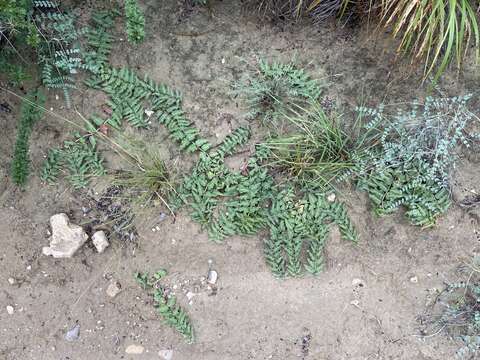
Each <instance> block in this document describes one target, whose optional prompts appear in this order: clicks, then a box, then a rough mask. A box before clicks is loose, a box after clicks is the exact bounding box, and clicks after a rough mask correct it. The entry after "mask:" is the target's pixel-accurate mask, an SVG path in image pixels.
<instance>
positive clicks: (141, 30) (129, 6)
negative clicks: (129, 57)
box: [125, 0, 145, 44]
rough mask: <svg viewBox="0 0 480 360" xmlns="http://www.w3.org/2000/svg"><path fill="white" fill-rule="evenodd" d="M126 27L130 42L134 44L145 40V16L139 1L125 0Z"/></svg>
mask: <svg viewBox="0 0 480 360" xmlns="http://www.w3.org/2000/svg"><path fill="white" fill-rule="evenodd" d="M125 21H126V24H125V27H126V31H127V37H128V40H129V41H131V42H133V43H134V44H139V43H141V42H143V39H144V38H145V16H144V15H143V11H142V9H141V8H140V6H139V5H138V2H137V0H125Z"/></svg>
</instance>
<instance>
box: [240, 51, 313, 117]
mask: <svg viewBox="0 0 480 360" xmlns="http://www.w3.org/2000/svg"><path fill="white" fill-rule="evenodd" d="M234 88H235V90H234V93H235V94H237V95H242V96H244V97H245V98H246V101H247V105H248V108H249V112H248V117H249V118H251V119H257V118H258V119H260V120H261V121H262V123H263V124H265V125H271V124H272V123H275V122H276V121H277V120H278V119H279V118H280V117H281V116H282V115H283V114H285V113H286V112H287V111H288V110H289V109H295V108H297V109H298V108H302V107H305V106H306V105H307V104H309V103H311V102H315V101H316V100H318V98H319V97H320V94H321V92H322V89H321V86H320V84H319V83H318V81H317V80H314V79H312V78H311V77H310V76H309V75H308V74H307V73H306V72H305V70H303V69H300V68H298V67H297V66H295V65H294V64H293V63H289V64H282V63H279V62H272V63H269V62H266V61H264V60H259V61H258V69H256V70H255V71H253V72H247V73H246V75H245V76H244V77H243V78H242V79H241V80H240V81H239V82H238V83H237V84H235V86H234Z"/></svg>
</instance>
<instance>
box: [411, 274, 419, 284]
mask: <svg viewBox="0 0 480 360" xmlns="http://www.w3.org/2000/svg"><path fill="white" fill-rule="evenodd" d="M410 282H411V283H413V284H416V283H418V277H417V276H413V277H411V278H410Z"/></svg>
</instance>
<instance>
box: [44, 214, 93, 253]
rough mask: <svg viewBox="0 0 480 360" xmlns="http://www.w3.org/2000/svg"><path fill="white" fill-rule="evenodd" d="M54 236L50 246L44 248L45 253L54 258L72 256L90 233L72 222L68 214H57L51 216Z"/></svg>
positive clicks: (51, 238)
mask: <svg viewBox="0 0 480 360" xmlns="http://www.w3.org/2000/svg"><path fill="white" fill-rule="evenodd" d="M50 225H51V227H52V236H51V237H50V246H45V247H44V248H43V249H42V252H43V254H44V255H47V256H48V255H51V256H53V257H54V258H70V257H72V256H73V255H74V254H75V252H76V251H77V250H78V249H79V248H80V247H81V246H82V245H83V244H84V243H85V242H86V241H87V239H88V235H87V234H86V232H85V230H83V228H82V227H81V226H78V225H74V224H70V220H69V219H68V216H67V215H66V214H63V213H61V214H55V215H53V216H52V217H51V218H50Z"/></svg>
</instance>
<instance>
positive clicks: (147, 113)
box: [145, 110, 153, 117]
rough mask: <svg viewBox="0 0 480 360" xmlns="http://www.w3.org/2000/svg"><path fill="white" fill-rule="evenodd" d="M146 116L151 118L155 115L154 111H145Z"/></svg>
mask: <svg viewBox="0 0 480 360" xmlns="http://www.w3.org/2000/svg"><path fill="white" fill-rule="evenodd" d="M145 115H147V116H148V117H150V116H152V115H153V111H152V110H145Z"/></svg>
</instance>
